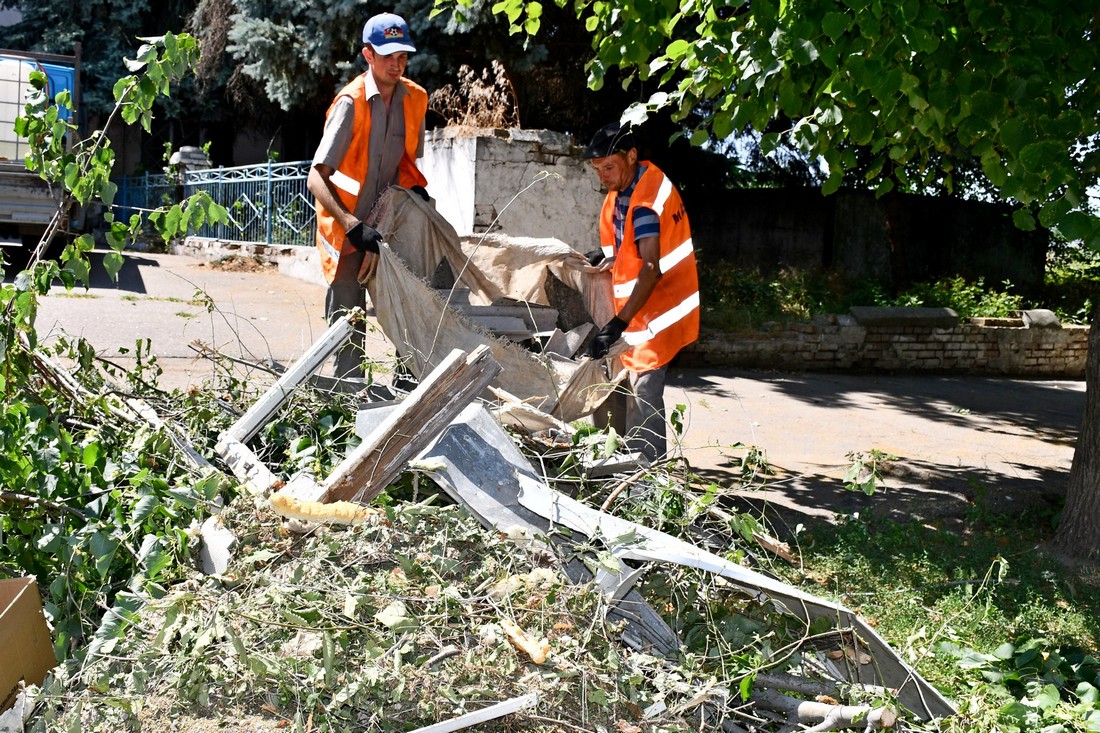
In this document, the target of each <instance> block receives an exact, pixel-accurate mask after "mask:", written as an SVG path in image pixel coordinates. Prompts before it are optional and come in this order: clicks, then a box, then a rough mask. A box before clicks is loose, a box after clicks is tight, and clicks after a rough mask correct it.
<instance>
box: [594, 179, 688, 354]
mask: <svg viewBox="0 0 1100 733" xmlns="http://www.w3.org/2000/svg"><path fill="white" fill-rule="evenodd" d="M638 164H639V165H644V166H646V169H645V171H644V172H643V173H642V177H641V178H640V179H639V180H638V184H637V186H635V187H634V192H633V193H632V194H631V195H630V207H629V209H628V210H627V212H626V221H625V222H623V244H622V245H621V246H620V247H619V251H618V252H615V224H614V220H613V217H614V214H615V198H616V197H617V196H618V192H617V191H609V192H608V194H607V198H606V199H604V202H603V209H602V210H601V212H600V243H601V245H602V247H603V251H604V254H605V255H606V256H608V257H614V258H615V263H614V266H613V268H612V270H611V282H612V287H613V289H614V299H615V310H616V312H617V311H619V310H620V309H621V308H622V307H623V306H624V305H626V301H627V300H628V299H629V298H630V294H631V293H632V292H634V286H635V285H636V284H637V282H638V273H640V272H641V271H642V265H643V264H644V261H643V260H642V258H641V257H640V256H639V254H638V248H637V247H636V246H635V245H634V209H635V208H636V207H639V206H641V207H644V208H647V209H652V210H653V211H655V212H657V216H658V217H660V220H661V237H660V239H661V260H660V269H661V279H660V280H658V281H657V285H656V287H655V288H654V289H653V292H652V293H651V294H650V296H649V300H647V301H646V303H645V305H644V306H642V309H641V310H640V311H639V312H638V314H637V315H636V316H634V318H633V319H632V320H631V321H630V323H629V324H628V325H627V328H626V331H625V332H623V339H625V340H626V342H627V343H628V344H630V345H631V346H632V347H633V348H632V349H631V350H630V351H627V352H626V353H625V354H623V356H622V360H623V365H624V366H625V367H626V368H627V369H628V370H630V371H632V372H648V371H652V370H654V369H659V368H660V367H662V366H664V365H665V364H667V363H668V362H670V361H672V357H674V356H676V354H677V352H679V351H680V349H682V348H683V347H685V346H687V345H688V344H690V343H692V342H693V341H695V340H696V339H697V338H699V275H698V272H697V271H696V269H695V248H694V247H693V245H692V242H691V227H690V226H689V225H688V218H687V212H686V211H685V210H684V203H683V201H681V199H680V192H679V191H677V190H676V186H674V185H673V184H672V181H670V180H669V179H668V177H667V176H665V174H664V173H663V172H661V169H659V168H658V167H657V166H655V165H653V164H652V163H649V162H647V161H639V163H638Z"/></svg>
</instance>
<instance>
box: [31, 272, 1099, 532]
mask: <svg viewBox="0 0 1100 733" xmlns="http://www.w3.org/2000/svg"><path fill="white" fill-rule="evenodd" d="M98 273H99V269H98V268H97V276H96V277H95V279H94V281H93V287H92V288H91V289H90V290H88V291H87V292H85V291H84V290H83V289H78V290H76V291H73V292H72V293H64V292H63V291H61V290H58V291H55V292H54V293H52V294H51V295H49V296H47V297H46V298H45V299H44V301H43V303H42V306H41V309H40V313H39V317H38V327H39V333H40V334H41V335H44V336H45V335H48V334H50V333H54V334H56V333H57V332H59V330H64V331H66V332H68V333H70V334H79V335H83V336H85V337H86V338H87V339H88V340H89V341H90V342H91V343H92V344H93V345H94V346H95V347H96V349H97V351H98V352H99V353H100V354H101V355H103V356H106V357H108V358H112V359H113V360H116V361H118V362H119V363H123V364H125V363H127V358H126V357H120V356H119V354H118V350H119V349H120V348H125V349H130V350H131V351H132V350H133V348H134V345H135V342H136V341H137V339H139V338H149V339H151V350H152V353H154V354H155V355H156V356H157V359H158V363H159V364H160V366H161V367H162V368H163V369H164V370H165V375H164V377H163V378H162V384H164V385H165V386H167V387H186V386H188V385H190V384H196V383H199V382H201V381H202V380H203V379H205V378H208V377H210V376H212V375H213V373H214V371H213V366H212V364H211V363H210V362H209V361H207V360H204V359H201V358H197V356H196V351H195V350H194V349H193V348H192V346H191V344H192V343H193V342H195V341H196V340H197V341H200V342H202V343H204V344H206V345H209V346H213V347H215V348H217V349H219V350H221V351H222V352H223V353H225V354H227V355H230V356H234V357H241V358H244V359H248V360H256V361H262V360H266V359H274V360H276V361H278V362H280V363H282V364H290V363H292V362H293V361H294V360H295V359H297V358H298V357H299V356H301V354H302V353H303V352H304V351H305V350H306V349H307V348H308V347H309V346H310V345H311V344H312V343H313V342H314V341H315V340H316V338H317V337H318V336H320V335H321V334H322V333H323V332H324V330H325V328H326V325H325V322H324V318H323V316H322V313H323V300H324V289H323V288H322V287H321V286H318V285H316V284H314V283H309V282H304V281H302V280H298V279H296V278H292V277H288V276H285V275H281V274H279V273H278V272H277V271H274V270H265V271H258V272H257V271H249V272H240V271H237V272H234V271H224V270H219V269H215V268H214V267H211V266H210V265H207V264H204V263H202V262H200V261H198V260H195V259H192V258H190V257H186V256H182V255H162V254H146V253H129V254H128V255H127V260H126V265H125V267H124V269H123V271H122V273H121V277H120V281H119V284H118V285H117V286H114V285H111V284H110V283H109V282H108V281H107V280H106V278H105V277H103V276H102V275H100V274H98ZM196 291H201V292H200V293H199V296H198V297H196ZM368 351H369V352H370V353H371V354H372V355H374V356H377V357H379V358H388V357H389V356H391V355H392V354H393V347H392V345H391V344H389V343H388V342H387V341H386V339H385V338H384V336H382V334H381V332H380V331H377V330H376V332H375V333H374V334H371V335H370V336H369V337H368ZM1084 401H1085V386H1084V382H1080V381H1068V380H1021V379H1000V378H976V377H934V376H892V375H849V374H820V373H803V374H773V373H765V372H748V371H741V370H715V371H710V370H708V371H702V370H697V369H690V370H689V369H675V368H673V369H672V370H671V371H670V376H669V383H668V387H667V390H666V404H667V406H668V407H670V408H672V407H674V406H675V405H677V404H683V405H685V406H686V413H685V425H686V430H685V432H684V435H683V439H682V445H681V447H682V449H683V455H684V457H685V458H686V459H687V460H688V462H689V463H690V464H691V466H692V467H693V468H694V469H695V470H696V471H697V472H698V473H699V474H700V475H701V476H702V477H703V478H704V479H705V480H708V481H715V482H716V483H718V484H719V485H721V486H723V487H730V486H735V485H737V481H736V477H737V476H738V475H740V473H741V463H742V461H743V459H744V458H745V457H746V455H747V454H748V453H749V452H750V450H751V451H753V452H755V453H756V454H758V455H760V456H761V457H763V458H764V459H765V461H766V464H767V466H768V467H770V473H769V474H768V475H767V476H766V478H765V482H764V488H763V489H762V490H758V491H754V492H752V493H746V494H743V498H744V500H745V501H746V502H748V503H750V504H753V505H757V504H761V503H765V504H769V505H771V506H772V507H774V508H776V509H778V510H782V512H781V513H782V515H783V516H784V517H785V518H787V519H788V520H789V521H791V522H795V521H800V519H802V518H805V519H820V518H826V519H829V518H834V517H835V516H836V514H837V513H841V514H844V513H851V512H857V511H858V512H864V513H874V514H876V515H883V516H893V517H898V518H904V517H917V518H919V519H921V520H924V521H935V520H937V519H940V520H944V521H948V520H951V521H954V520H958V519H959V518H960V517H965V516H966V515H967V513H970V512H980V511H1004V512H1015V511H1022V509H1023V508H1024V507H1026V506H1031V505H1034V504H1037V503H1039V504H1041V503H1044V502H1051V501H1053V499H1054V497H1057V496H1059V495H1062V494H1064V491H1065V484H1066V481H1067V479H1068V472H1069V467H1070V464H1071V461H1072V458H1073V448H1074V441H1075V440H1076V436H1077V433H1078V430H1079V426H1080V421H1081V418H1082V415H1083V413H1084ZM872 450H878V451H881V452H882V453H884V454H888V455H892V456H896V460H893V461H890V462H889V464H888V465H886V466H885V467H884V469H883V480H882V482H881V483H880V489H879V491H878V492H877V493H876V494H875V496H873V497H867V496H865V495H863V494H861V493H858V492H851V491H848V490H845V489H844V484H845V477H846V475H847V473H848V470H849V467H850V465H851V460H850V459H849V458H848V456H849V454H853V453H863V454H865V455H866V454H870V452H871V451H872Z"/></svg>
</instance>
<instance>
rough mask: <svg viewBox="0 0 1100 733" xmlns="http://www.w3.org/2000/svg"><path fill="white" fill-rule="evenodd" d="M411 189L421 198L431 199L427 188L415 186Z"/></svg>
mask: <svg viewBox="0 0 1100 733" xmlns="http://www.w3.org/2000/svg"><path fill="white" fill-rule="evenodd" d="M409 190H410V191H412V192H413V193H415V194H416V195H417V196H419V197H420V198H422V199H424V200H425V201H431V199H430V198H428V192H427V190H425V188H424V187H423V186H413V187H412V188H410V189H409Z"/></svg>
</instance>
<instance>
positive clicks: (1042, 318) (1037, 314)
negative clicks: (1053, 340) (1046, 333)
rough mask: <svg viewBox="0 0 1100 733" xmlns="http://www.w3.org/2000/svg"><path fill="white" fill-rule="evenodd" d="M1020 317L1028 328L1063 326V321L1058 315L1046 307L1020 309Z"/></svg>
mask: <svg viewBox="0 0 1100 733" xmlns="http://www.w3.org/2000/svg"><path fill="white" fill-rule="evenodd" d="M1020 318H1021V319H1022V320H1023V322H1024V325H1025V326H1027V327H1028V328H1061V327H1062V322H1061V321H1059V320H1058V316H1056V315H1054V311H1049V310H1046V309H1045V308H1033V309H1031V310H1025V311H1020Z"/></svg>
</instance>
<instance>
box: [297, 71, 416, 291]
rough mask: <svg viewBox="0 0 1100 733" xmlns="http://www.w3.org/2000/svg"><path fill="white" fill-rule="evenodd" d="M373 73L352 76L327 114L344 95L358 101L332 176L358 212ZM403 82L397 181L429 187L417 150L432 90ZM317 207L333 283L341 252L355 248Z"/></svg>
mask: <svg viewBox="0 0 1100 733" xmlns="http://www.w3.org/2000/svg"><path fill="white" fill-rule="evenodd" d="M369 73H370V70H369V69H368V70H367V71H366V72H364V73H363V74H360V75H359V76H357V77H355V78H354V79H352V80H351V81H350V82H349V83H348V84H347V86H345V87H344V88H343V89H341V90H340V93H339V94H337V95H336V98H335V99H334V100H333V101H332V104H331V105H329V108H328V111H327V112H326V113H325V119H328V116H329V115H331V114H332V110H333V108H334V107H335V106H336V102H337V101H339V100H340V98H341V97H350V98H351V100H352V102H353V103H354V104H355V112H354V115H355V129H354V130H353V131H352V135H351V142H350V143H349V144H348V149H347V152H346V153H344V159H343V160H342V161H340V165H338V166H337V167H336V170H335V171H334V172H333V174H332V178H331V180H332V182H333V184H335V187H336V193H337V195H338V196H339V197H340V201H341V202H342V203H343V204H344V206H346V207H347V210H348V211H355V205H356V202H358V200H359V187H360V186H361V185H363V181H364V180H366V178H367V162H368V161H369V159H370V151H369V148H370V122H371V116H370V101H369V100H368V99H367V93H366V75H367V74H369ZM401 83H402V84H404V85H405V95H404V100H405V101H404V112H405V153H404V155H402V156H401V162H400V163H399V164H398V166H397V184H398V185H399V186H404V187H405V188H411V187H412V186H426V185H428V179H427V178H425V177H424V174H423V173H421V172H420V169H419V168H417V167H416V149H417V147H419V144H420V126H421V124H422V123H423V121H424V116H425V115H426V114H427V111H428V93H427V91H425V90H424V88H423V87H421V86H420V85H418V84H416V83H415V82H413V81H410V80H409V79H405V78H402V79H401ZM316 209H317V237H316V239H317V248H318V249H319V250H320V251H321V271H322V272H323V273H324V275H325V280H326V281H328V282H329V283H331V282H332V281H333V280H334V279H335V278H336V265H337V264H338V263H339V261H340V255H341V254H347V253H350V252H352V251H354V247H352V246H351V245H350V244H348V243H347V236H346V235H345V233H344V230H343V228H342V227H341V226H340V225H339V224H338V223H336V219H335V218H334V217H333V216H332V215H331V214H330V213H329V212H327V211H325V210H324V208H323V207H322V206H321V205H320V204H317V205H316Z"/></svg>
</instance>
